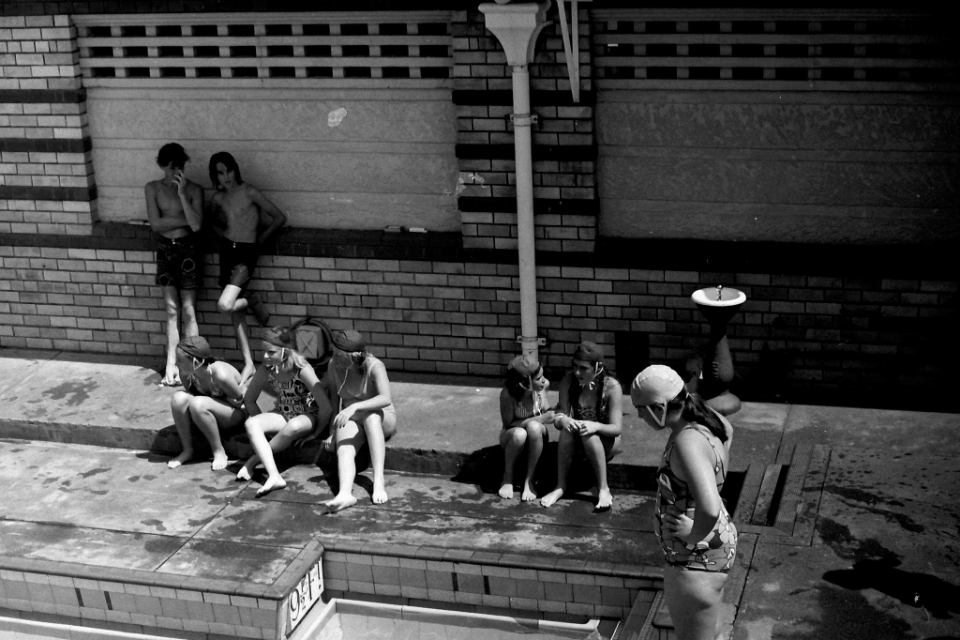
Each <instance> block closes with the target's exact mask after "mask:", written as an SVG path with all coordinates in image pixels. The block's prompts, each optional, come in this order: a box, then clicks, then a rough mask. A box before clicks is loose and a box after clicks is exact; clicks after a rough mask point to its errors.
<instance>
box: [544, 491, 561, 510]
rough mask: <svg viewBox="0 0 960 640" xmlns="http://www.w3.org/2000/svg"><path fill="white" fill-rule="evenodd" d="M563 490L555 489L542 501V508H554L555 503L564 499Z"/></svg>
mask: <svg viewBox="0 0 960 640" xmlns="http://www.w3.org/2000/svg"><path fill="white" fill-rule="evenodd" d="M563 491H564V490H563V489H554V490H553V491H551V492H550V493H548V494H547V495H545V496H543V498H542V499H541V500H540V504H541V506H544V507H552V506H553V503H554V502H556V501H557V500H559V499H560V498H562V497H563Z"/></svg>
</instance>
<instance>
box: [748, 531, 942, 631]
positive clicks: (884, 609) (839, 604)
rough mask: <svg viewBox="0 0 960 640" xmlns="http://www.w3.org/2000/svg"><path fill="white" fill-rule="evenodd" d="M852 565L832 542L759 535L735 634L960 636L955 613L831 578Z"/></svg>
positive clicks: (882, 587)
mask: <svg viewBox="0 0 960 640" xmlns="http://www.w3.org/2000/svg"><path fill="white" fill-rule="evenodd" d="M850 568H851V563H849V562H848V561H847V560H846V559H845V558H842V557H840V556H838V555H837V554H835V553H834V551H833V550H832V549H831V548H830V547H824V546H815V547H812V548H811V547H794V546H785V545H778V544H773V543H768V542H766V541H764V540H763V539H761V541H760V543H759V544H758V545H757V550H756V552H755V554H754V559H753V564H752V566H751V568H750V574H749V577H748V579H747V584H746V588H745V590H744V594H743V598H742V600H741V608H740V612H739V613H738V616H737V621H736V625H735V627H734V634H733V640H795V639H800V638H843V639H845V640H905V639H920V638H951V637H955V635H956V631H957V625H956V621H955V619H940V618H936V617H935V616H933V615H931V614H930V612H929V611H927V610H926V609H924V608H923V607H916V606H914V605H913V604H908V603H904V602H902V601H901V599H900V598H899V597H896V596H894V595H891V594H890V593H887V592H886V591H889V589H888V588H887V586H886V585H885V584H883V583H879V582H878V583H874V584H869V583H860V584H853V583H848V584H847V585H846V586H842V585H841V584H836V583H835V582H831V581H830V580H828V579H827V577H835V575H836V574H835V573H834V572H837V571H846V570H849V569H850Z"/></svg>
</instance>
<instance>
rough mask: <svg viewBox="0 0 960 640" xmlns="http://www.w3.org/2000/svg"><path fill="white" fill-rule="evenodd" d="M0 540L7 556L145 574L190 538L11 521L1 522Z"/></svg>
mask: <svg viewBox="0 0 960 640" xmlns="http://www.w3.org/2000/svg"><path fill="white" fill-rule="evenodd" d="M0 539H2V540H3V554H4V555H7V556H14V557H20V558H30V559H36V560H51V561H54V562H75V563H78V564H85V565H92V566H96V567H111V568H115V569H140V570H145V571H152V570H154V569H156V568H157V567H159V566H160V565H161V564H162V563H163V562H164V561H165V560H166V559H167V558H168V557H170V555H171V554H173V553H175V552H176V551H177V550H178V549H179V548H180V547H181V546H183V544H184V543H185V542H186V538H176V537H170V536H158V535H149V534H143V533H125V532H120V531H108V530H104V529H98V528H95V527H74V526H64V525H58V524H53V523H44V522H15V521H10V520H0Z"/></svg>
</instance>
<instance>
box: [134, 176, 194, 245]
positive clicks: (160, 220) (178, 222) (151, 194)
mask: <svg viewBox="0 0 960 640" xmlns="http://www.w3.org/2000/svg"><path fill="white" fill-rule="evenodd" d="M143 195H144V197H145V198H146V200H147V221H148V222H149V223H150V227H151V228H153V230H154V231H156V232H157V233H163V232H164V231H171V230H173V229H179V228H180V227H184V226H187V225H188V224H189V223H188V222H187V219H186V217H184V216H183V215H170V216H163V215H160V205H158V204H157V185H156V184H155V183H153V182H149V183H147V186H145V187H144V188H143Z"/></svg>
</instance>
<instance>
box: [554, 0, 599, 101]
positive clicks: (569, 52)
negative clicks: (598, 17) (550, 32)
mask: <svg viewBox="0 0 960 640" xmlns="http://www.w3.org/2000/svg"><path fill="white" fill-rule="evenodd" d="M590 1H591V0H570V27H569V28H568V27H567V12H566V9H565V8H564V6H563V5H564V0H557V13H558V14H560V34H561V36H562V40H563V55H564V57H565V58H566V59H567V76H568V77H569V78H570V91H571V93H572V94H573V101H574V103H579V102H580V15H579V4H580V3H581V2H590ZM571 34H572V38H571ZM571 40H572V42H571Z"/></svg>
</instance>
